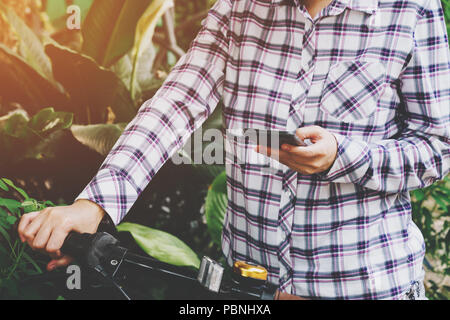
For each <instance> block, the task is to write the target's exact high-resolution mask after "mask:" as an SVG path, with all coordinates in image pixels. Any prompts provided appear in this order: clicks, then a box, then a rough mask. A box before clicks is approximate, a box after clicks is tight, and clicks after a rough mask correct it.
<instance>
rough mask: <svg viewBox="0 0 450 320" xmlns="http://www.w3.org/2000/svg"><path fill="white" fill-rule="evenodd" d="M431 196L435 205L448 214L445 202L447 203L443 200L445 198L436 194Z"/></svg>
mask: <svg viewBox="0 0 450 320" xmlns="http://www.w3.org/2000/svg"><path fill="white" fill-rule="evenodd" d="M431 196H432V197H433V199H434V201H436V203H437V204H438V205H439V207H440V208H441V209H442V210H443V211H444V212H448V207H447V203H446V202H448V200H447V199H445V198H443V197H441V196H439V195H438V194H436V193H433V194H432V195H431Z"/></svg>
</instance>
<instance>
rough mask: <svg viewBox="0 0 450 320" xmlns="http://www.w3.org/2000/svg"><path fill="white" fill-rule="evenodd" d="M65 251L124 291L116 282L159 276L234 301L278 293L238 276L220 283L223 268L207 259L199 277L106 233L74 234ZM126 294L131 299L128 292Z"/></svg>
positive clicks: (269, 286) (265, 298) (267, 285)
mask: <svg viewBox="0 0 450 320" xmlns="http://www.w3.org/2000/svg"><path fill="white" fill-rule="evenodd" d="M61 251H62V252H63V253H64V254H67V255H69V256H71V257H73V258H75V259H76V260H77V261H79V262H80V263H81V264H82V265H84V266H87V267H88V268H90V269H92V270H95V271H97V272H99V273H100V274H101V275H103V277H104V278H106V279H108V281H110V282H113V284H114V285H115V286H116V287H117V288H119V289H120V290H121V291H122V289H121V288H120V286H118V285H117V284H116V281H118V282H119V281H126V280H128V279H129V278H130V276H133V275H134V276H136V275H139V278H141V279H142V278H143V276H142V274H152V275H153V274H157V275H158V276H165V277H168V278H172V279H176V280H186V281H187V282H188V283H189V284H190V285H191V286H197V287H203V288H204V289H205V290H206V291H211V292H213V293H214V294H217V295H219V296H221V297H226V298H231V299H234V298H237V299H261V300H271V299H273V298H274V295H275V292H276V289H277V287H276V286H275V285H273V284H270V283H268V282H267V281H265V280H256V279H251V278H245V277H243V276H241V275H238V274H233V276H232V277H231V279H225V278H222V274H223V272H221V273H220V278H219V280H217V274H214V273H213V271H214V270H217V269H218V268H219V269H220V268H221V266H220V265H219V264H218V263H216V262H215V261H213V260H212V259H209V258H206V257H205V258H204V259H203V262H202V268H201V270H200V272H199V274H196V271H193V270H191V269H187V268H183V267H176V266H173V265H169V264H167V263H164V262H161V261H159V260H156V259H154V258H152V257H150V256H148V257H143V256H139V255H136V254H133V253H131V252H129V250H128V249H126V248H123V247H121V246H120V243H119V241H118V240H117V239H116V238H114V237H113V236H111V235H110V234H108V233H105V232H100V233H96V234H93V235H91V234H77V233H71V234H70V235H69V236H68V237H67V238H66V240H65V242H64V245H63V247H62V248H61ZM205 262H206V265H210V264H212V265H214V266H215V268H208V269H207V270H205V268H204V265H205ZM208 270H209V271H208ZM222 270H223V267H222ZM208 272H210V274H208ZM213 278H215V279H216V280H215V281H216V282H217V281H218V282H217V283H216V285H215V286H214V288H213V287H212V286H211V285H210V284H211V281H210V280H211V279H213ZM122 293H123V295H124V296H126V297H127V298H128V296H127V295H126V294H125V292H123V291H122Z"/></svg>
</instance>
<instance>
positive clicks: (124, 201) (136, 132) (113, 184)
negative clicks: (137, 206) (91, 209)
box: [77, 0, 232, 224]
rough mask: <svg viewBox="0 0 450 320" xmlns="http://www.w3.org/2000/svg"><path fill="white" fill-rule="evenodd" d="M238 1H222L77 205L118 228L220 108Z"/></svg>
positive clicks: (118, 142) (136, 118)
mask: <svg viewBox="0 0 450 320" xmlns="http://www.w3.org/2000/svg"><path fill="white" fill-rule="evenodd" d="M231 1H232V0H218V1H217V2H216V4H215V5H214V6H213V7H212V9H211V10H210V12H209V13H208V16H207V18H206V19H205V20H204V21H203V23H202V28H201V30H200V32H199V34H198V36H197V37H196V38H195V40H194V41H193V43H192V45H191V48H190V49H189V51H188V52H187V54H186V55H184V56H183V57H182V58H181V59H180V61H179V62H178V63H177V65H176V66H175V67H174V68H173V70H172V71H171V72H170V74H169V76H168V78H167V80H166V81H165V83H164V84H163V85H162V87H161V88H160V89H159V90H158V92H157V93H156V94H155V96H154V97H153V98H152V99H151V100H149V101H147V102H145V103H144V104H143V106H142V107H141V108H140V110H139V112H138V114H137V116H136V117H135V118H134V120H132V121H131V123H130V124H129V125H128V126H127V128H126V129H125V131H124V133H123V134H122V136H121V137H120V138H119V140H118V141H117V143H116V145H115V146H114V148H113V149H112V151H111V152H110V154H109V155H108V156H107V158H106V160H105V162H104V163H103V164H102V166H101V168H100V170H99V171H98V173H97V175H96V176H95V177H94V178H93V179H92V181H91V182H90V183H89V184H88V185H87V186H86V188H85V189H84V190H83V192H82V193H81V194H80V195H79V196H78V197H77V200H80V199H87V200H90V201H93V202H95V203H97V204H98V205H100V206H101V207H102V208H103V209H104V210H105V211H106V212H107V213H108V214H109V216H110V217H111V219H112V220H113V221H114V223H116V224H118V223H120V221H121V220H122V219H123V218H124V217H125V215H126V214H127V213H128V211H129V210H130V209H131V207H132V206H133V204H134V202H135V201H136V200H137V198H138V196H139V195H140V194H141V193H142V191H143V190H144V189H145V187H146V186H147V185H148V183H149V182H150V181H151V179H152V178H153V177H154V176H155V174H156V173H157V172H158V170H159V169H160V168H161V167H162V166H163V164H164V163H165V162H166V161H167V160H168V159H170V158H171V157H172V155H173V154H174V153H175V152H176V151H177V150H179V149H180V148H182V147H183V145H184V144H185V143H186V141H187V140H188V138H189V137H190V136H191V134H192V133H193V132H194V131H195V130H197V129H198V128H199V127H200V126H201V125H202V124H203V122H204V121H205V120H206V119H207V118H208V116H209V115H210V114H211V113H212V112H213V111H214V109H215V108H216V106H217V104H218V102H219V99H220V97H221V95H222V92H223V81H224V70H225V64H226V60H227V48H228V43H229V42H228V39H227V37H228V25H229V19H230V13H231Z"/></svg>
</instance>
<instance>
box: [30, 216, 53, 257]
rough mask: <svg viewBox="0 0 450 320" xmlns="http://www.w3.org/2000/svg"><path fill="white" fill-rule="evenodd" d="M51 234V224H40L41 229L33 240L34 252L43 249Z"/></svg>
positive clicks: (46, 222)
mask: <svg viewBox="0 0 450 320" xmlns="http://www.w3.org/2000/svg"><path fill="white" fill-rule="evenodd" d="M51 233H52V224H50V223H48V221H45V222H44V223H43V224H42V227H41V228H40V229H39V231H38V232H37V234H36V237H35V238H34V240H33V246H32V247H33V248H34V249H36V250H42V249H45V247H46V246H47V242H48V240H49V238H50V235H51Z"/></svg>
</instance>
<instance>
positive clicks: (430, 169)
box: [325, 0, 450, 193]
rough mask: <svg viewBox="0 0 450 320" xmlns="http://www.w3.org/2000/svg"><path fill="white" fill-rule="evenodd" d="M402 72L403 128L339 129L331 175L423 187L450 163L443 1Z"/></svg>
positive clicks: (449, 57) (433, 6)
mask: <svg viewBox="0 0 450 320" xmlns="http://www.w3.org/2000/svg"><path fill="white" fill-rule="evenodd" d="M429 2H430V5H428V7H427V8H425V9H424V10H423V12H422V14H421V17H420V18H419V20H418V23H417V25H416V30H415V33H414V42H415V47H414V50H413V52H412V54H411V59H410V60H409V62H408V64H407V66H406V68H405V70H404V72H403V73H402V76H401V79H400V80H401V95H402V99H403V107H402V110H401V111H400V110H399V112H401V115H402V118H403V119H404V123H403V124H402V125H403V130H402V131H401V134H399V135H397V136H396V137H395V138H392V139H387V140H382V141H379V142H377V143H366V142H364V141H362V140H358V139H353V138H351V137H347V136H343V135H340V134H336V135H335V136H336V138H337V140H338V157H337V159H336V162H335V163H334V165H333V167H332V168H331V169H330V171H329V172H328V173H327V174H325V178H326V180H329V181H332V182H337V183H354V184H358V185H361V186H363V187H366V188H368V189H372V190H378V191H382V192H386V193H399V192H406V191H409V190H413V189H418V188H423V187H426V186H428V185H431V184H433V183H434V182H435V181H437V180H440V179H442V178H444V177H445V176H446V175H447V174H448V173H449V166H450V54H449V46H448V37H447V35H446V26H445V20H444V16H443V10H442V7H441V4H440V1H436V0H432V1H429Z"/></svg>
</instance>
